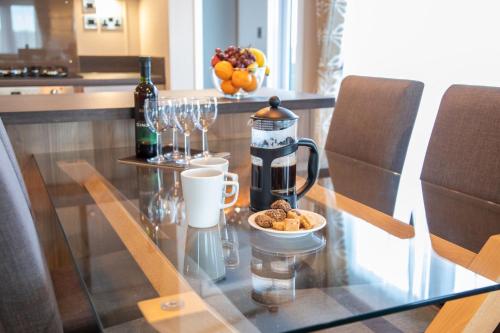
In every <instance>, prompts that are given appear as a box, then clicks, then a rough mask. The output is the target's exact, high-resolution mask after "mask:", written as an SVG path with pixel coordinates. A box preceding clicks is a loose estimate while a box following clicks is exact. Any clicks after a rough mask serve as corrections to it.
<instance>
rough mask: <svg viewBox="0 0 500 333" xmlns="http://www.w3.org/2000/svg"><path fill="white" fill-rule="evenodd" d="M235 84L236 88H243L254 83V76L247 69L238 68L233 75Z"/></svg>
mask: <svg viewBox="0 0 500 333" xmlns="http://www.w3.org/2000/svg"><path fill="white" fill-rule="evenodd" d="M231 81H232V82H233V86H235V87H236V88H243V87H246V86H247V85H249V84H250V83H252V78H251V77H250V75H249V74H248V72H247V71H245V70H239V71H238V70H237V71H234V72H233V77H232V78H231Z"/></svg>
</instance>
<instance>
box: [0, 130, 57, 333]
mask: <svg viewBox="0 0 500 333" xmlns="http://www.w3.org/2000/svg"><path fill="white" fill-rule="evenodd" d="M0 127H1V130H0V131H1V132H0V135H1V136H2V144H1V145H0V161H2V163H0V188H2V191H1V192H0V256H1V257H2V260H0V278H1V281H0V331H2V332H62V323H61V319H60V316H59V311H58V308H57V302H56V299H55V296H54V291H53V287H52V282H51V278H50V274H49V272H48V270H47V266H46V262H45V259H44V256H43V253H42V250H41V247H40V243H39V241H38V236H37V233H36V230H35V225H34V223H33V221H32V217H31V212H30V207H29V205H28V201H27V200H26V199H27V197H26V191H25V188H23V186H24V182H23V181H22V177H21V176H20V173H19V169H18V167H17V163H13V162H15V157H13V155H12V150H11V147H10V144H9V142H8V141H6V138H5V137H4V135H5V129H4V128H3V125H1V124H0Z"/></svg>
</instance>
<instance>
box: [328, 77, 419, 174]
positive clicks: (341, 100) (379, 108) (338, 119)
mask: <svg viewBox="0 0 500 333" xmlns="http://www.w3.org/2000/svg"><path fill="white" fill-rule="evenodd" d="M423 89H424V84H423V83H422V82H418V81H410V80H396V79H385V78H374V77H363V76H347V77H346V78H344V80H343V81H342V84H341V86H340V91H339V96H338V98H337V103H336V105H335V109H334V112H333V117H332V122H331V124H330V130H329V132H328V138H327V141H326V145H325V149H326V150H329V151H334V152H336V153H339V154H342V155H346V156H349V157H352V158H355V159H358V160H362V161H365V162H368V163H370V164H374V165H377V166H379V167H382V168H385V169H388V170H391V171H394V172H399V173H400V172H401V170H402V169H403V164H404V159H405V156H406V151H407V149H408V143H409V141H410V136H411V131H412V129H413V124H414V123H415V118H416V116H417V111H418V106H419V104H420V98H421V97H422V91H423Z"/></svg>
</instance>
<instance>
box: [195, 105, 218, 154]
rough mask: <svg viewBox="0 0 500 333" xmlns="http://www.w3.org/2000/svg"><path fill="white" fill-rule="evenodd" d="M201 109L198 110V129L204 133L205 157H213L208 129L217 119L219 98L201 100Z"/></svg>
mask: <svg viewBox="0 0 500 333" xmlns="http://www.w3.org/2000/svg"><path fill="white" fill-rule="evenodd" d="M199 103H200V107H199V108H197V109H196V111H197V113H198V114H197V115H196V117H195V119H196V127H197V128H198V129H199V130H200V131H201V132H202V147H203V156H204V157H208V156H211V154H210V151H209V150H208V128H209V127H210V126H211V125H212V124H213V123H214V122H215V119H217V98H216V97H206V98H202V99H200V100H199Z"/></svg>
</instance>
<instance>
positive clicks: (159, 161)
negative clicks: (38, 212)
mask: <svg viewBox="0 0 500 333" xmlns="http://www.w3.org/2000/svg"><path fill="white" fill-rule="evenodd" d="M147 161H148V163H151V164H164V163H167V162H168V160H167V159H166V158H165V157H163V155H159V156H155V157H151V158H148V159H147Z"/></svg>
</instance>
